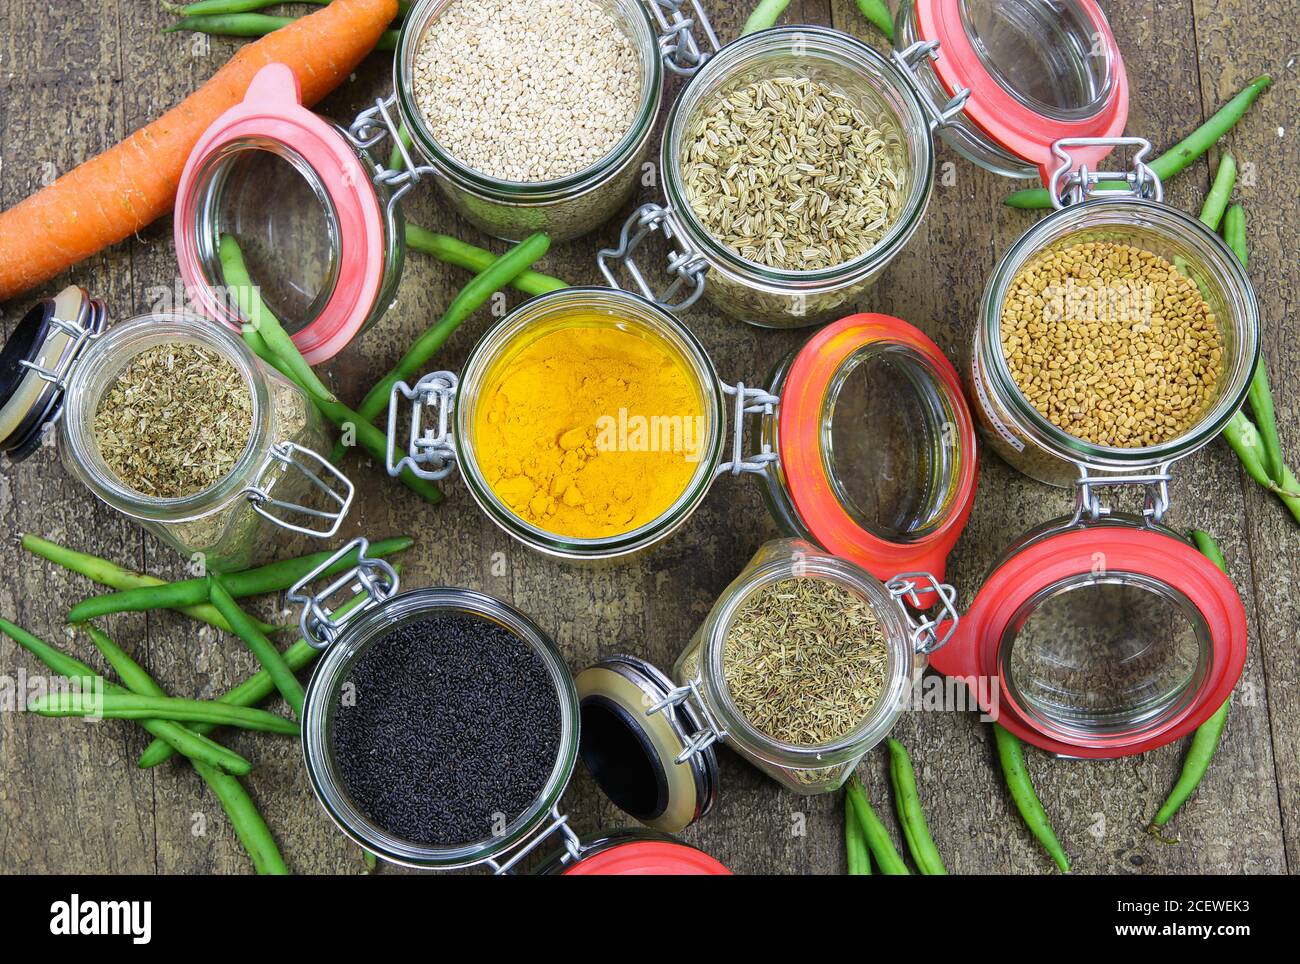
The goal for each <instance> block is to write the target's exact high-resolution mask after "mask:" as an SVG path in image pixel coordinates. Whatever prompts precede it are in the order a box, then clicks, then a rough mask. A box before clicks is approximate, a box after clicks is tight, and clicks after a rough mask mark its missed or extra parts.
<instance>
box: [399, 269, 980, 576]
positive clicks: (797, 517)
mask: <svg viewBox="0 0 1300 964" xmlns="http://www.w3.org/2000/svg"><path fill="white" fill-rule="evenodd" d="M575 312H580V313H581V314H583V315H584V316H598V317H599V316H605V317H608V318H609V322H608V324H609V325H610V326H612V327H618V328H621V329H623V330H628V331H636V332H637V333H638V334H641V335H642V336H644V337H646V338H647V339H650V340H653V341H655V342H657V343H658V344H659V345H661V346H662V347H663V348H664V351H665V353H666V354H668V355H670V356H671V357H673V358H674V359H676V360H677V361H679V362H680V363H681V365H682V367H683V368H684V369H685V370H686V371H687V372H688V373H689V374H690V376H691V378H692V379H693V380H694V382H695V388H696V391H697V397H698V398H699V399H700V401H701V406H702V418H701V422H700V429H699V433H698V435H699V438H700V440H701V441H700V444H699V446H698V463H697V465H696V467H695V470H694V472H693V474H692V476H691V479H690V481H689V483H688V484H687V486H686V487H685V489H684V490H683V491H682V493H681V495H680V496H679V497H678V498H677V499H676V501H675V502H674V503H673V504H672V505H671V506H670V507H669V508H667V509H666V510H665V511H664V512H662V513H661V514H660V515H659V516H658V517H657V518H655V519H653V520H651V521H650V522H647V523H646V524H644V525H642V526H640V527H639V528H637V529H634V530H632V531H631V532H628V533H624V534H620V535H617V536H611V537H606V538H601V539H578V538H571V537H566V536H558V535H556V534H555V533H551V532H547V531H545V530H543V529H540V528H538V527H536V526H534V525H532V524H531V523H528V522H526V521H525V520H523V519H522V518H520V517H519V515H518V514H517V513H516V512H515V511H514V510H513V509H511V508H510V507H509V506H508V505H506V504H505V503H504V502H503V501H502V500H501V499H500V497H498V496H497V494H496V493H495V492H494V491H493V489H492V487H491V485H489V484H488V482H487V480H486V478H485V477H484V472H483V469H482V467H481V465H480V461H479V456H478V454H477V452H476V447H475V446H476V440H475V434H474V424H475V418H476V407H477V405H478V404H479V398H480V393H481V391H482V389H483V387H484V385H485V384H486V383H487V382H488V376H489V374H490V373H491V372H492V371H493V370H494V368H495V367H496V366H497V365H498V363H499V362H500V360H501V359H502V358H503V357H505V356H507V355H508V354H509V353H510V352H511V351H512V350H513V347H514V346H517V345H519V344H520V343H522V342H526V341H530V340H532V339H534V338H537V337H540V336H541V335H542V334H544V333H546V332H547V331H549V330H554V328H555V327H556V326H557V325H560V324H563V322H564V319H567V318H571V317H572V316H573V315H574V314H575ZM778 391H780V392H783V393H784V396H778V394H776V393H777V392H778ZM408 403H409V404H411V409H410V414H409V417H407V418H403V419H402V421H403V422H405V423H406V424H407V425H408V428H407V429H406V438H407V442H406V454H405V455H403V456H402V457H401V458H400V459H399V458H398V456H397V448H398V446H399V445H401V444H402V443H401V436H402V432H399V430H398V425H399V417H398V416H399V408H400V407H402V406H404V405H406V404H408ZM426 409H432V411H431V412H430V413H428V414H425V410H426ZM728 410H730V411H729V412H728ZM747 416H749V417H750V419H751V424H752V425H753V429H752V430H753V431H754V433H755V434H756V435H758V437H759V438H760V439H761V449H760V451H758V452H757V453H754V454H752V455H746V454H745V451H744V447H745V439H744V434H745V425H746V420H747V418H746V417H747ZM728 425H730V429H729V428H728ZM426 426H427V427H426ZM388 439H389V446H390V451H389V456H388V459H387V465H388V471H389V472H390V474H393V475H396V474H398V473H400V472H401V471H402V470H403V469H408V468H409V469H411V470H412V471H413V472H415V473H416V474H417V475H421V476H422V477H424V478H429V479H442V478H445V477H446V476H447V475H449V474H450V473H451V472H453V471H454V470H455V469H456V468H459V469H460V473H461V475H462V477H463V478H464V479H465V483H466V485H467V487H468V488H469V491H470V494H471V495H472V496H473V498H474V499H475V501H476V502H478V504H479V506H480V508H482V510H483V511H484V513H486V514H487V515H488V517H489V518H491V519H492V521H493V522H495V523H496V524H497V525H498V526H500V527H501V528H502V529H503V530H504V531H506V532H507V533H508V534H510V535H511V536H512V537H514V538H515V539H517V540H518V541H520V542H522V543H523V544H524V545H526V546H528V547H529V548H531V549H534V550H536V551H538V552H541V553H543V554H546V555H549V556H553V557H558V558H561V559H565V560H568V561H575V562H578V561H582V562H592V561H597V560H600V561H626V560H627V559H629V558H631V557H632V556H633V555H635V554H637V553H640V552H642V551H644V550H646V549H648V548H650V547H651V546H654V545H656V544H657V543H659V542H661V541H662V540H664V539H666V538H668V537H669V536H671V535H672V534H673V533H674V532H675V531H677V529H678V528H680V527H681V526H682V525H683V524H684V523H685V522H686V520H687V519H688V518H689V517H690V514H691V513H692V512H694V510H695V509H696V508H697V507H698V506H699V505H700V503H701V502H702V501H703V499H704V497H705V495H706V494H707V493H708V491H709V489H710V487H711V486H712V484H713V481H714V480H715V479H716V478H718V477H719V476H722V475H728V474H730V475H739V474H756V475H761V476H763V477H764V482H765V488H766V491H767V494H768V501H769V505H770V506H771V507H772V510H773V515H774V517H775V518H776V519H777V520H778V522H780V523H781V524H782V526H783V527H784V528H785V529H786V530H787V531H788V532H789V533H790V534H792V535H799V536H802V537H804V538H811V539H814V540H815V541H817V542H818V543H820V544H821V545H823V546H825V547H826V548H828V549H830V550H831V551H832V552H834V553H836V554H837V555H843V556H845V557H847V558H850V559H852V560H854V561H855V562H857V563H858V564H860V565H862V566H863V567H864V568H866V569H868V570H869V571H871V572H874V573H875V574H876V575H877V576H879V577H880V578H882V579H888V578H891V577H892V576H894V575H895V574H897V573H899V572H904V571H909V570H911V569H924V570H926V571H928V572H934V573H936V574H941V573H942V571H943V566H944V561H945V558H946V556H947V554H948V551H949V550H950V549H951V548H952V545H953V543H954V542H955V541H956V539H957V536H958V534H959V533H960V532H961V529H962V527H963V525H964V524H965V520H966V518H967V516H968V515H969V511H970V500H971V496H972V493H973V491H974V487H975V476H976V452H975V429H974V423H973V422H972V420H971V417H970V414H969V412H968V411H967V409H966V405H965V401H964V400H963V398H962V391H961V382H960V379H959V378H958V376H957V372H956V370H955V369H954V368H953V366H952V364H951V363H950V362H948V360H947V359H946V358H944V356H943V353H942V352H940V351H939V349H938V347H937V346H936V345H935V344H934V343H933V342H931V341H930V340H929V339H928V338H926V337H925V335H923V334H922V333H921V332H920V331H918V330H917V329H916V328H914V327H912V326H911V325H909V324H907V323H906V322H903V321H900V320H899V319H897V318H891V317H889V316H886V315H853V316H850V317H849V318H845V319H842V320H841V321H840V322H838V323H836V324H835V325H831V326H828V327H827V328H826V329H824V330H823V331H821V332H818V333H817V335H816V336H814V337H813V338H812V339H810V340H809V342H808V343H807V344H806V345H805V346H804V348H802V349H801V350H800V351H799V352H798V353H796V355H795V356H794V357H793V359H792V360H790V361H788V362H787V364H786V365H784V366H782V367H781V368H780V369H779V370H778V373H777V375H776V376H775V377H774V380H773V383H772V389H771V390H770V391H769V390H767V389H760V388H751V387H748V386H746V385H745V384H744V383H739V384H737V385H730V384H727V383H725V382H723V381H722V380H721V379H720V378H719V376H718V374H717V371H716V369H715V368H714V366H713V362H712V361H711V360H710V359H709V356H708V355H707V354H706V353H705V351H704V349H703V346H701V345H700V343H699V341H698V339H696V338H695V336H694V335H693V334H692V333H691V332H690V330H689V329H688V328H686V326H684V325H683V324H682V323H681V322H679V321H678V320H677V319H676V318H674V317H673V315H672V314H671V313H670V312H668V311H666V310H664V309H663V308H661V307H659V306H657V305H655V304H653V303H652V302H650V301H647V300H646V299H644V298H642V297H640V296H638V295H634V294H632V293H630V292H626V291H620V290H618V289H613V288H598V287H591V288H565V289H562V290H560V291H555V292H550V293H547V294H545V295H541V296H539V297H537V298H533V299H532V300H531V301H528V302H526V303H525V304H523V305H522V306H520V307H519V308H517V309H516V310H515V311H514V312H512V313H511V314H510V315H508V316H507V317H506V318H504V319H503V320H502V321H500V322H498V323H497V324H496V325H495V326H494V327H492V328H491V329H489V330H488V331H487V332H486V333H485V334H484V335H483V337H482V338H481V339H480V340H479V342H478V343H477V344H476V345H475V346H474V348H473V349H472V350H471V351H470V355H469V358H468V359H467V360H466V362H465V366H464V368H462V370H461V372H460V374H459V376H457V375H456V374H455V373H453V372H434V373H432V374H429V375H426V376H425V377H424V378H422V379H420V381H419V382H418V383H417V384H416V385H415V386H414V387H412V386H409V385H406V384H405V383H400V384H398V385H397V386H395V387H394V389H393V392H392V397H391V399H390V404H389V423H388ZM892 472H907V473H908V475H907V477H906V479H904V480H902V481H901V482H900V483H898V484H893V483H887V482H885V481H883V480H884V478H885V475H886V474H888V473H892Z"/></svg>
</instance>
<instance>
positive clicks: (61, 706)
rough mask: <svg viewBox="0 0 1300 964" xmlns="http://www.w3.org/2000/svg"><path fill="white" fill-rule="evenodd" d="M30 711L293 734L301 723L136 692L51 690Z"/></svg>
mask: <svg viewBox="0 0 1300 964" xmlns="http://www.w3.org/2000/svg"><path fill="white" fill-rule="evenodd" d="M27 709H28V711H29V712H32V713H37V714H39V715H41V716H83V717H101V716H102V717H104V718H105V719H109V720H154V719H157V720H195V721H203V722H210V723H220V724H222V725H225V726H238V727H242V728H243V729H245V730H260V731H262V732H265V733H281V734H284V735H285V736H293V735H295V734H296V733H297V732H298V725H297V724H296V723H294V722H293V720H286V719H285V718H284V717H283V716H276V715H275V714H274V713H268V712H266V711H265V710H254V709H249V708H247V707H243V706H230V705H228V704H225V703H214V702H213V701H212V700H187V699H178V698H176V697H167V698H166V699H163V698H161V697H154V696H137V695H135V694H133V693H122V692H112V691H109V690H107V689H105V691H104V692H103V693H47V694H45V695H43V696H38V697H36V698H35V699H33V700H32V701H31V703H29V704H28V705H27Z"/></svg>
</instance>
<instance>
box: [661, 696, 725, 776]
mask: <svg viewBox="0 0 1300 964" xmlns="http://www.w3.org/2000/svg"><path fill="white" fill-rule="evenodd" d="M687 700H690V703H691V708H692V709H694V710H695V712H696V713H698V714H699V717H700V719H702V720H703V721H704V726H702V727H700V729H698V730H697V731H696V732H694V733H692V734H691V735H690V736H689V737H687V738H686V742H685V747H684V748H683V749H682V752H681V753H679V754H677V756H676V758H675V759H674V760H673V762H674V763H686V762H687V761H689V760H690V759H691V757H694V756H698V755H699V754H701V753H703V752H704V751H705V750H707V749H708V748H709V747H711V746H713V744H715V743H717V742H719V741H721V740H724V739H726V736H727V731H726V730H725V729H723V727H722V724H721V723H719V722H718V720H717V718H716V717H715V716H714V715H713V712H712V710H710V709H709V703H708V701H707V700H706V699H705V698H704V696H703V694H701V693H700V681H699V680H698V679H693V680H691V681H690V682H688V683H687V684H686V685H685V686H678V687H677V688H676V689H671V690H669V691H668V692H667V693H665V694H664V698H663V699H661V700H659V701H658V702H657V703H652V704H650V706H648V707H646V711H645V715H646V716H653V715H654V714H655V713H662V712H664V711H665V710H667V709H669V708H670V707H676V706H680V705H681V704H682V703H685V702H686V701H687Z"/></svg>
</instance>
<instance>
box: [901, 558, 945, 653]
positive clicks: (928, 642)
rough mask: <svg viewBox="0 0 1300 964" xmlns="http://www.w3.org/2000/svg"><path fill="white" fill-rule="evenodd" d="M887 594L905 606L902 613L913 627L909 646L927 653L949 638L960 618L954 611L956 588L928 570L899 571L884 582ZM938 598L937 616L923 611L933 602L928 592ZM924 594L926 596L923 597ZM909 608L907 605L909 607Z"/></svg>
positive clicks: (919, 651)
mask: <svg viewBox="0 0 1300 964" xmlns="http://www.w3.org/2000/svg"><path fill="white" fill-rule="evenodd" d="M885 588H886V589H888V590H889V594H890V595H891V596H893V597H894V598H895V599H897V600H899V601H900V602H902V603H905V604H906V606H905V607H904V609H903V615H904V616H906V617H907V623H908V625H909V626H910V627H911V629H912V648H913V649H914V650H915V651H916V652H918V653H920V654H921V655H923V656H928V655H930V654H931V653H933V652H934V651H935V650H936V649H939V648H940V647H941V646H943V645H944V644H946V643H947V642H948V640H950V639H952V634H953V633H954V632H956V630H957V623H958V622H960V621H961V614H960V613H959V612H957V590H956V589H954V588H953V587H952V586H950V585H948V584H947V583H944V582H940V581H939V580H938V579H936V578H934V576H932V575H931V574H930V573H928V572H901V573H899V574H898V575H897V576H895V577H894V578H893V579H891V580H889V582H887V583H885ZM931 593H933V594H934V596H935V597H936V598H937V599H938V601H939V608H940V611H939V613H938V614H937V615H927V614H926V613H925V612H923V610H926V609H929V608H931V606H932V605H933V603H932V601H931V600H930V599H929V596H930V594H931ZM923 594H924V597H925V598H922V596H923ZM908 607H910V608H908Z"/></svg>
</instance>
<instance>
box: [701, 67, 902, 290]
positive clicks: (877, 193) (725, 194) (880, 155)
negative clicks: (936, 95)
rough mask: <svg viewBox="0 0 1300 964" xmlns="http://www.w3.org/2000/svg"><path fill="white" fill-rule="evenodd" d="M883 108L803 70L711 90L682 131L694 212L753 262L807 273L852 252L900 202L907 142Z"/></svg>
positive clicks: (883, 226) (869, 244)
mask: <svg viewBox="0 0 1300 964" xmlns="http://www.w3.org/2000/svg"><path fill="white" fill-rule="evenodd" d="M880 113H881V116H875V117H868V116H867V115H866V113H865V112H864V111H863V110H862V109H861V108H860V107H858V106H857V105H856V104H855V103H854V102H853V101H851V100H850V99H849V98H848V97H846V96H845V95H844V94H843V93H840V92H839V91H836V90H834V89H833V88H831V87H829V86H828V85H826V84H824V83H822V82H821V81H816V80H810V79H808V78H806V77H776V78H773V79H771V80H764V81H760V82H758V83H753V84H747V85H745V86H742V87H739V88H736V89H733V90H731V91H727V92H721V93H718V94H715V95H714V96H713V97H712V98H711V99H710V100H709V101H707V102H706V103H704V104H702V105H701V107H700V109H699V110H698V111H697V112H696V114H695V115H694V116H693V117H692V119H691V123H690V125H689V126H688V128H687V131H686V152H685V153H686V156H685V157H684V158H683V165H682V167H683V180H684V182H685V187H686V197H687V200H689V202H690V205H691V210H692V211H694V212H695V216H696V217H697V218H699V220H700V223H701V224H702V225H703V226H704V228H705V229H706V230H707V231H708V232H709V233H710V234H712V235H713V236H714V237H715V238H717V239H718V240H719V241H721V242H722V243H723V244H725V245H726V246H727V247H728V248H730V249H731V250H733V251H735V252H736V253H737V254H739V255H740V256H741V257H742V258H745V259H747V260H749V261H756V262H758V263H759V264H764V265H767V266H769V267H772V268H781V269H784V270H791V271H811V270H817V269H821V268H829V267H832V266H834V265H839V264H843V263H845V262H847V261H852V260H854V259H855V258H857V257H859V256H860V255H862V254H865V253H866V252H867V251H870V250H871V249H872V248H873V247H875V245H876V244H877V243H879V241H880V240H881V239H882V238H883V237H884V236H885V234H886V233H887V232H888V231H889V229H890V228H891V227H892V226H893V224H894V222H895V221H897V220H898V216H899V213H900V211H901V210H902V204H903V190H904V186H905V184H906V180H907V178H906V176H905V173H904V171H905V168H904V163H905V162H904V159H903V151H902V142H901V138H900V136H899V134H898V130H897V126H896V124H895V123H894V122H893V120H892V118H887V117H885V116H883V112H880Z"/></svg>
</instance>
